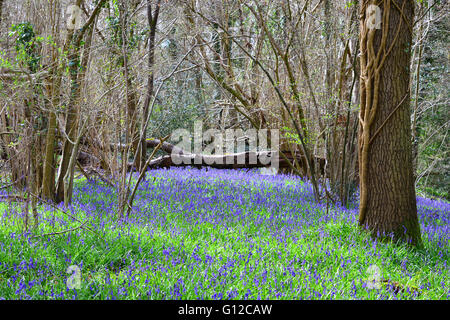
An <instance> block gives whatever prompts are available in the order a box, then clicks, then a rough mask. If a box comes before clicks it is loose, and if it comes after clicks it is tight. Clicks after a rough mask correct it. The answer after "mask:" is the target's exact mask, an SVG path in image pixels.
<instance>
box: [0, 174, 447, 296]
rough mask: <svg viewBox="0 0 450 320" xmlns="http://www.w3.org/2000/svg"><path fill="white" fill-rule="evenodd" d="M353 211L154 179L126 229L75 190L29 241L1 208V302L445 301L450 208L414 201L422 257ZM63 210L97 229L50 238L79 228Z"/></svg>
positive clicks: (207, 182) (292, 196) (208, 178)
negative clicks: (381, 235) (374, 230)
mask: <svg viewBox="0 0 450 320" xmlns="http://www.w3.org/2000/svg"><path fill="white" fill-rule="evenodd" d="M0 192H1V193H2V194H6V193H7V192H8V191H7V190H6V189H5V190H1V191H0ZM355 203H357V200H356V199H355V200H354V201H353V204H352V205H351V207H350V208H343V207H338V206H330V207H329V208H327V205H326V204H325V203H316V202H315V201H314V200H313V197H312V189H311V187H310V185H309V184H308V183H305V182H303V181H302V180H301V179H299V178H296V177H292V176H286V175H277V176H262V175H261V174H259V172H258V171H256V170H254V171H250V172H247V171H244V170H197V169H189V168H188V169H170V170H153V171H150V172H148V174H147V177H146V181H144V182H143V183H141V185H140V187H139V189H138V194H137V196H136V199H135V202H134V206H133V211H132V213H131V215H130V216H129V218H128V219H126V220H124V221H118V220H117V216H116V212H115V210H116V207H117V198H116V190H114V189H113V188H111V187H109V186H107V185H104V184H102V183H101V182H88V181H86V180H85V179H84V178H83V179H78V180H76V182H75V191H74V199H73V203H72V205H70V206H69V207H68V208H67V209H64V207H63V206H62V205H61V206H60V207H59V208H60V209H61V210H60V209H58V208H55V207H53V206H50V205H46V204H43V205H40V206H39V225H38V226H37V228H36V229H35V230H31V231H30V232H27V233H23V214H22V212H21V208H20V207H18V206H17V204H15V203H8V202H0V299H449V298H450V277H449V257H450V253H449V226H450V204H448V203H445V202H439V201H435V200H429V199H425V198H418V199H417V204H418V213H419V220H420V224H421V230H422V239H423V242H424V249H422V250H416V249H412V248H408V247H407V246H405V245H402V244H395V243H392V242H377V241H376V240H373V239H372V238H371V237H370V236H369V235H368V233H366V232H362V231H360V230H359V228H358V227H357V223H356V220H357V219H356V218H357V205H356V204H355ZM63 210H66V213H67V214H70V215H72V216H74V217H76V218H77V220H79V221H82V222H86V224H85V225H84V226H86V227H89V229H86V228H84V229H83V228H78V229H76V230H74V231H72V232H64V233H61V234H53V235H46V234H49V233H55V232H59V231H64V230H67V229H72V228H77V227H78V226H79V225H80V222H79V221H77V220H75V219H73V218H71V217H69V216H68V215H67V214H65V213H63ZM30 219H31V218H30ZM32 223H33V221H32V219H31V224H32ZM70 266H73V267H72V268H71V269H69V270H68V268H69V267H70ZM70 270H72V271H70ZM73 270H75V271H73ZM78 271H79V272H78ZM78 276H79V278H78ZM78 279H79V280H80V281H79V282H78ZM70 288H72V289H70Z"/></svg>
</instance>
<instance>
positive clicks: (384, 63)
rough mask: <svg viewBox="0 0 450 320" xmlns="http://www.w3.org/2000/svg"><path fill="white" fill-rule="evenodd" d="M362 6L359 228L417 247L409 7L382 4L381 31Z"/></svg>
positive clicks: (409, 1) (404, 1) (400, 3)
mask: <svg viewBox="0 0 450 320" xmlns="http://www.w3.org/2000/svg"><path fill="white" fill-rule="evenodd" d="M370 3H371V2H369V1H364V3H363V4H362V6H361V15H360V17H361V28H360V39H361V40H360V44H361V110H360V132H359V158H360V161H359V165H360V190H361V199H360V216H359V223H360V225H361V226H363V227H366V228H368V229H369V230H371V231H372V234H373V235H374V236H382V237H383V235H384V236H393V238H394V239H395V240H400V239H401V240H406V241H408V242H409V243H412V244H415V245H420V244H421V238H420V227H419V223H418V218H417V208H416V195H415V189H414V178H413V169H412V150H411V126H410V108H409V102H410V101H409V79H410V77H409V66H410V50H411V42H412V23H413V19H414V1H412V0H402V1H396V2H394V1H391V0H384V1H382V2H381V3H380V5H379V6H380V8H381V12H382V20H381V21H382V22H381V29H375V28H369V27H368V23H367V19H369V17H368V14H367V11H366V8H367V7H368V5H369V4H370Z"/></svg>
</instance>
